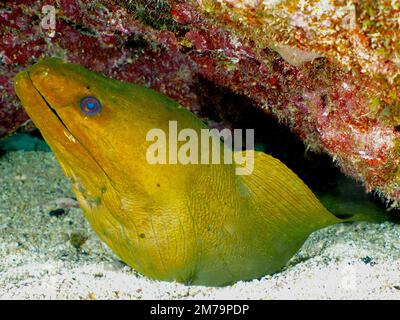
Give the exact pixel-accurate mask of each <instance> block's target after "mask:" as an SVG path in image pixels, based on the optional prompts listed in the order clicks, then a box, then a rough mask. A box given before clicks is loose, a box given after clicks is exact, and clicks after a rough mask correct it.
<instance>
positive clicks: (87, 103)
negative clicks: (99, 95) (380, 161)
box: [81, 97, 102, 116]
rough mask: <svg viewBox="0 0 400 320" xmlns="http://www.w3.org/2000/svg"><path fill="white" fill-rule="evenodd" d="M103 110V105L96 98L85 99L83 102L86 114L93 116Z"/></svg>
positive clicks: (82, 107)
mask: <svg viewBox="0 0 400 320" xmlns="http://www.w3.org/2000/svg"><path fill="white" fill-rule="evenodd" d="M101 109H102V106H101V103H100V101H99V100H97V99H96V98H95V97H84V98H83V99H82V100H81V110H82V112H83V113H84V114H87V115H89V116H92V115H94V114H98V113H99V112H100V111H101Z"/></svg>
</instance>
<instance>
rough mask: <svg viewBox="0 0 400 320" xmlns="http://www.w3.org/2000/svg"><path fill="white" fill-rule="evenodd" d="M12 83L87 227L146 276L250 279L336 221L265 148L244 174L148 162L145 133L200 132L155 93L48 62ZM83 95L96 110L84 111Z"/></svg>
mask: <svg viewBox="0 0 400 320" xmlns="http://www.w3.org/2000/svg"><path fill="white" fill-rule="evenodd" d="M15 90H16V93H17V95H18V97H19V98H20V99H21V101H22V104H23V106H24V108H25V110H26V111H27V113H28V114H29V116H30V117H31V118H32V120H33V122H34V123H35V125H36V126H37V127H38V128H39V129H40V131H41V132H42V134H43V136H44V138H45V139H46V141H47V143H48V144H49V145H50V147H51V149H52V151H53V152H54V154H55V156H56V157H57V159H58V161H59V163H60V165H61V168H62V169H63V171H64V173H65V175H66V176H67V177H68V178H69V180H70V181H71V186H72V188H73V191H74V193H75V194H76V197H77V199H78V201H79V203H80V206H81V208H82V209H83V211H84V213H85V215H86V217H87V219H88V220H89V222H90V224H91V225H92V227H93V229H94V230H95V231H96V233H97V234H98V236H99V237H100V238H101V239H102V240H103V241H104V242H105V243H106V244H107V245H108V246H109V247H110V248H111V249H112V250H113V251H114V252H115V253H116V254H117V255H118V256H119V257H120V258H121V259H122V260H124V261H125V262H126V263H127V264H129V265H130V266H132V267H133V268H134V269H136V270H137V271H139V272H141V273H143V274H144V275H146V276H149V277H151V278H154V279H159V280H166V281H178V282H183V283H186V284H196V285H211V286H221V285H226V284H230V283H233V282H235V281H238V280H248V279H254V278H257V277H260V276H263V275H265V274H268V273H272V272H275V271H278V270H279V269H280V268H282V266H284V265H285V264H286V262H287V261H288V260H289V259H290V258H291V257H292V256H293V254H294V253H295V252H296V251H297V250H298V249H299V247H300V246H301V244H302V243H303V242H304V241H305V239H306V238H307V237H308V235H309V234H310V233H311V232H313V231H315V230H317V229H319V228H323V227H325V226H328V225H332V224H335V223H338V222H341V220H339V219H337V218H336V217H335V216H333V215H332V214H330V213H329V212H328V211H327V210H326V209H325V208H324V207H323V206H322V205H321V204H320V203H319V201H318V200H317V199H316V197H315V196H314V195H313V193H312V192H311V191H310V190H309V189H308V188H307V186H306V185H305V184H304V183H303V182H302V181H301V180H300V179H299V178H298V177H297V176H296V175H295V174H294V173H293V172H292V171H290V170H289V169H288V168H287V167H286V166H285V165H284V164H282V163H281V162H280V161H279V160H276V159H274V158H272V157H270V156H268V155H266V154H264V153H259V152H256V153H255V164H254V171H253V173H252V174H251V175H248V176H238V175H236V173H235V168H236V165H235V164H231V165H229V164H209V165H200V164H199V165H194V164H189V165H182V164H179V163H178V164H165V165H161V164H157V165H152V164H149V163H148V162H147V160H146V150H147V148H148V146H149V145H150V144H152V143H153V142H148V141H146V134H147V132H148V131H149V130H150V129H153V128H160V129H162V130H164V132H166V133H168V124H169V121H172V120H176V121H177V123H178V130H180V129H184V128H192V129H194V130H196V131H197V132H198V133H199V132H200V129H202V128H206V127H205V125H204V124H203V123H202V122H201V121H200V120H198V119H197V118H196V117H195V116H194V115H193V114H192V113H190V112H189V111H187V110H186V109H184V108H183V107H181V106H180V105H179V104H177V103H176V102H174V101H172V100H170V99H168V98H167V97H165V96H163V95H161V94H159V93H157V92H155V91H153V90H150V89H148V88H145V87H142V86H138V85H134V84H129V83H123V82H119V81H116V80H112V79H108V78H105V77H103V76H101V75H99V74H96V73H93V72H91V71H88V70H86V69H84V68H82V67H80V66H78V65H74V64H69V63H64V62H62V61H61V60H58V59H53V58H51V59H45V60H42V61H40V62H38V63H37V64H35V65H34V66H32V67H30V68H29V69H28V70H26V71H23V72H21V73H19V74H18V75H17V77H16V79H15ZM86 96H94V97H96V98H97V99H98V100H99V101H100V102H101V104H102V106H103V108H102V110H101V112H100V113H98V114H96V115H91V116H88V115H85V114H84V113H82V111H81V109H80V101H81V99H82V98H83V97H86ZM50 107H51V108H50ZM52 109H53V110H52Z"/></svg>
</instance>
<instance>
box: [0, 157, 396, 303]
mask: <svg viewBox="0 0 400 320" xmlns="http://www.w3.org/2000/svg"><path fill="white" fill-rule="evenodd" d="M70 198H73V194H72V192H71V190H70V188H69V183H68V181H67V179H66V178H65V177H64V176H63V174H62V172H61V170H60V168H59V166H58V164H57V162H56V160H55V158H54V156H53V154H52V153H48V152H47V153H46V152H23V151H18V152H9V153H7V154H6V155H4V156H3V157H1V158H0V299H400V225H396V224H393V223H389V222H385V223H382V224H372V223H364V222H359V223H348V224H341V225H337V226H333V227H329V228H325V229H323V230H319V231H317V232H314V233H313V234H312V235H311V236H310V237H309V239H308V240H307V241H306V243H305V244H304V245H303V247H302V248H301V250H300V251H299V252H298V253H297V254H296V256H294V257H293V258H292V260H291V261H290V262H289V263H288V265H287V266H286V267H285V268H284V269H283V270H282V271H281V272H279V273H276V274H274V275H270V276H266V277H263V278H262V279H259V280H253V281H248V282H238V283H236V284H234V285H232V286H227V287H223V288H209V287H200V286H184V285H181V284H177V283H167V282H160V281H153V280H150V279H148V278H146V277H144V276H142V275H140V274H138V273H136V272H135V271H134V270H132V269H131V268H129V267H128V266H126V265H124V264H123V263H122V262H121V261H120V260H119V259H118V258H117V257H116V256H115V255H114V254H113V253H112V252H111V251H110V250H109V249H108V248H107V247H106V246H105V245H104V244H103V243H102V242H101V241H100V240H99V238H98V237H97V236H96V235H95V233H94V232H93V231H92V230H91V228H90V226H89V224H88V222H87V221H86V220H85V218H84V216H83V214H82V212H81V210H80V209H78V208H74V207H72V208H70V209H69V210H66V213H65V214H61V215H54V214H49V212H51V211H52V210H54V209H57V208H59V207H60V204H62V205H65V203H68V202H69V201H70V200H68V199H70ZM80 243H82V245H81V246H79V244H80Z"/></svg>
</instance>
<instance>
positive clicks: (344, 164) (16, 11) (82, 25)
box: [0, 0, 400, 200]
mask: <svg viewBox="0 0 400 320" xmlns="http://www.w3.org/2000/svg"><path fill="white" fill-rule="evenodd" d="M382 1H383V0H382ZM224 2H225V1H215V3H216V4H218V3H219V4H218V5H216V6H215V7H214V6H213V5H210V1H178V0H170V1H141V0H135V1H118V2H117V1H100V0H98V1H83V0H81V1H78V0H58V1H36V2H34V3H32V2H31V1H7V2H5V3H3V4H1V5H0V20H1V26H0V29H1V35H2V37H1V38H0V57H1V64H0V70H1V76H0V88H1V90H2V94H1V101H0V136H4V135H5V134H7V133H9V132H11V131H13V130H15V129H16V128H17V127H18V126H20V125H21V124H22V123H24V122H25V121H26V120H27V119H28V118H27V116H26V114H25V113H24V111H23V110H22V109H21V107H20V105H19V103H18V101H17V100H16V98H15V95H14V92H13V88H12V78H13V76H14V75H15V74H16V73H17V72H18V71H20V70H22V69H24V68H26V67H27V66H28V65H30V64H32V63H34V62H35V61H37V60H38V59H39V58H40V57H43V56H58V57H62V58H64V59H66V60H68V61H70V62H75V63H79V64H81V65H83V66H85V67H88V68H90V69H92V70H95V71H98V72H102V73H104V74H105V75H107V76H109V77H112V78H115V79H119V80H125V81H130V82H135V83H139V84H144V85H146V86H149V87H152V88H154V89H155V90H158V91H160V92H162V93H164V94H166V95H168V96H169V97H171V98H173V99H175V100H177V101H179V102H180V103H181V104H182V105H184V106H185V107H187V108H188V109H190V110H191V111H193V112H195V113H196V114H198V115H200V116H201V115H203V113H204V109H205V108H207V106H206V105H205V101H207V98H209V99H212V97H206V99H205V96H204V95H206V94H207V93H208V90H207V88H206V87H205V85H204V81H207V82H208V83H210V84H212V85H214V86H218V87H222V88H225V89H227V90H230V91H232V92H234V93H236V94H239V95H242V96H246V97H249V98H250V99H251V101H252V102H253V104H254V105H256V106H257V107H259V108H260V109H264V110H265V112H268V113H270V114H273V115H274V116H275V117H276V118H277V119H279V121H281V122H282V123H284V124H286V125H287V126H289V127H290V128H291V130H292V131H293V132H294V133H295V134H296V135H297V136H298V137H300V138H301V139H302V140H303V141H304V142H305V144H306V145H307V147H308V148H310V149H312V150H314V151H318V152H325V153H328V154H330V155H331V156H332V158H333V159H334V160H336V161H337V163H338V164H339V165H340V167H341V168H342V170H343V171H344V172H345V173H346V174H348V175H350V176H352V177H354V178H356V179H358V180H360V181H362V182H363V183H364V185H365V186H366V189H367V190H368V191H371V190H377V191H379V192H381V193H382V194H383V195H384V196H385V197H387V198H388V199H392V200H399V199H400V187H399V186H400V181H399V179H400V177H399V175H398V174H397V171H398V166H399V160H398V159H399V157H398V152H397V150H398V146H397V144H398V139H399V135H400V132H399V131H400V129H399V127H398V126H397V123H398V121H397V120H398V119H397V118H398V116H397V114H400V113H398V112H397V111H395V110H394V109H396V108H398V105H396V103H395V102H396V94H397V92H396V88H397V87H395V86H394V87H393V86H391V87H390V90H389V89H387V87H385V88H386V89H385V88H382V87H379V85H377V83H378V84H384V83H385V82H377V81H372V80H371V81H369V80H368V81H367V80H363V81H360V77H359V76H357V75H355V74H354V72H353V73H352V72H349V71H348V69H346V68H344V67H343V66H342V65H341V63H340V61H337V57H338V56H339V57H343V56H344V53H343V52H345V51H343V50H344V49H343V48H339V49H340V50H339V49H338V50H336V51H334V52H333V53H332V52H331V51H330V49H329V48H328V47H323V50H321V52H319V53H318V54H310V53H309V52H307V50H308V49H309V48H307V47H306V46H305V45H304V43H303V42H302V41H303V40H304V39H303V38H302V37H303V36H306V35H307V33H304V32H303V33H302V30H301V28H300V27H296V28H297V29H296V37H298V39H297V38H296V39H297V40H298V43H292V42H287V45H288V46H282V45H281V46H277V45H276V44H274V43H272V42H268V41H269V39H266V37H265V38H263V37H262V35H261V36H260V33H254V34H253V33H251V32H249V30H250V29H251V30H253V29H254V30H261V29H262V27H263V25H262V23H260V21H258V20H257V18H259V17H260V16H259V15H257V14H254V13H255V9H254V8H253V10H248V9H249V8H247V7H240V6H238V5H237V4H235V1H226V3H228V4H227V7H226V8H224V9H221V8H220V7H218V6H220V5H221V3H224ZM236 2H238V3H239V2H240V3H241V1H236ZM248 2H249V3H250V2H251V1H248ZM254 2H255V3H263V2H260V1H254ZM294 2H296V3H297V2H298V1H294ZM294 2H293V3H294ZM303 2H304V1H303ZM305 2H307V1H305ZM283 3H284V1H283ZM44 5H53V6H54V7H55V8H56V29H55V35H54V37H50V36H49V34H50V32H51V30H43V28H42V27H41V25H40V22H41V19H42V18H43V15H44V13H42V7H43V6H44ZM235 5H236V7H235ZM232 8H233V9H235V10H233V11H232V10H231V9H232ZM293 8H295V9H296V8H297V7H296V6H295V5H293ZM293 8H292V7H291V8H289V9H290V10H292V9H293ZM250 9H251V8H250ZM286 9H287V10H289V9H288V8H286ZM263 10H265V8H263ZM296 10H297V9H296ZM248 12H251V13H252V14H253V15H252V14H248ZM241 17H242V18H243V17H244V18H246V19H247V20H246V19H244V18H243V19H242V20H240V19H241ZM281 18H282V17H281ZM235 19H239V20H240V21H241V22H240V23H238V22H237V20H235ZM249 21H250V22H251V23H248V22H249ZM313 23H315V21H313ZM272 25H273V24H272ZM271 30H272V29H271ZM272 31H273V30H272ZM255 34H256V35H257V37H259V38H257V37H255V36H254V35H255ZM359 36H360V37H362V35H359ZM282 39H283V38H282ZM282 39H280V40H282ZM298 44H299V45H298ZM296 45H298V47H299V49H298V50H297V51H294V53H295V55H294V56H293V52H291V48H292V47H291V46H293V47H294V46H296ZM313 45H315V42H313ZM312 49H314V47H313V48H312ZM389 51H390V50H389ZM390 52H391V51H390ZM291 54H292V56H290V55H291ZM296 55H300V56H301V57H300V60H299V59H298V57H296ZM298 60H299V61H298ZM378 62H379V61H378ZM349 63H350V64H351V63H353V62H352V61H349ZM365 63H366V62H365ZM376 65H377V64H376V63H375V64H373V66H371V67H370V69H371V70H372V71H371V72H372V73H373V72H374V70H373V67H374V68H375V67H376ZM386 65H387V66H389V65H390V70H389V69H388V70H389V71H390V72H392V73H393V72H395V71H393V70H395V68H394V67H393V64H390V63H389V62H388V63H387V64H386ZM368 66H370V65H369V64H368V65H367V67H368ZM388 68H389V67H388ZM353 70H355V69H353ZM356 71H357V70H356ZM389 71H388V72H389ZM365 79H370V78H368V77H366V78H365ZM361 80H362V79H361ZM379 90H381V91H384V92H385V93H388V92H389V94H388V95H386V96H385V95H376V97H377V98H376V99H375V100H374V99H373V98H372V99H371V95H370V94H369V93H371V92H373V93H376V92H378V91H379ZM393 90H394V91H393ZM391 97H392V98H391ZM390 99H391V100H390ZM396 110H397V109H396ZM226 112H228V113H229V112H234V110H227V111H226ZM243 116H245V115H243Z"/></svg>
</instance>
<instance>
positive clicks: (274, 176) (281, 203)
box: [239, 151, 341, 229]
mask: <svg viewBox="0 0 400 320" xmlns="http://www.w3.org/2000/svg"><path fill="white" fill-rule="evenodd" d="M239 152H242V151H239ZM251 152H253V151H251ZM250 155H251V153H250V154H248V155H247V157H248V156H250ZM241 156H242V159H243V157H245V156H244V155H243V152H242V154H241ZM239 166H241V165H239ZM241 179H242V181H243V183H244V184H245V185H246V186H247V187H248V189H249V190H250V192H251V193H252V195H253V196H254V197H255V199H256V201H257V206H259V207H260V209H261V210H262V211H265V214H268V215H269V216H275V215H276V216H277V217H279V219H281V220H282V221H287V220H290V221H291V222H294V223H295V224H299V223H300V224H303V223H305V224H307V225H309V226H310V227H311V228H312V229H314V228H315V229H318V228H321V227H324V226H328V225H331V224H335V223H339V222H341V220H340V219H338V218H336V217H335V216H334V215H332V214H331V213H330V212H329V211H328V210H327V209H326V208H325V207H324V206H323V205H322V204H321V203H320V202H319V200H318V199H317V197H316V196H315V195H314V194H313V192H312V191H311V190H310V189H309V188H308V187H307V186H306V184H305V183H304V182H303V181H302V180H301V179H300V178H299V177H298V176H297V175H296V174H295V173H294V172H293V171H291V170H290V169H289V168H288V167H286V166H285V165H284V164H283V163H282V162H281V161H279V160H278V159H275V158H274V157H272V156H270V155H267V154H265V153H263V152H258V151H254V169H253V171H252V172H251V173H250V174H248V175H242V176H241ZM299 227H300V225H299Z"/></svg>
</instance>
